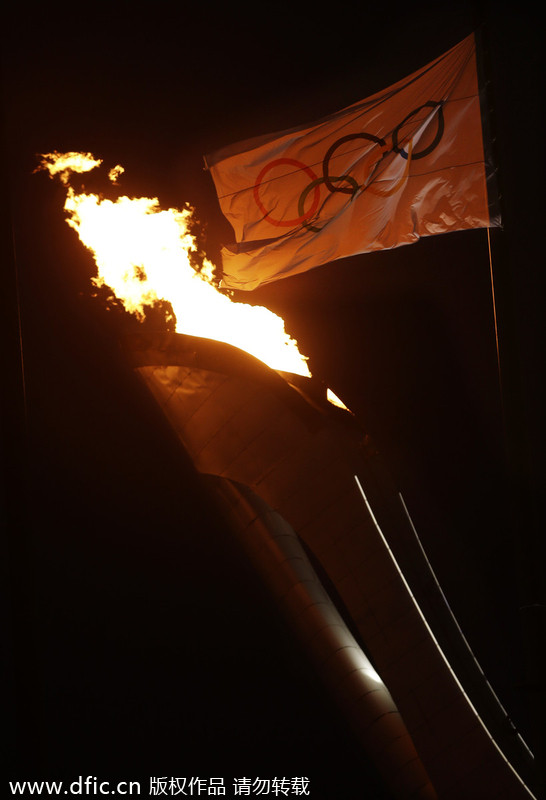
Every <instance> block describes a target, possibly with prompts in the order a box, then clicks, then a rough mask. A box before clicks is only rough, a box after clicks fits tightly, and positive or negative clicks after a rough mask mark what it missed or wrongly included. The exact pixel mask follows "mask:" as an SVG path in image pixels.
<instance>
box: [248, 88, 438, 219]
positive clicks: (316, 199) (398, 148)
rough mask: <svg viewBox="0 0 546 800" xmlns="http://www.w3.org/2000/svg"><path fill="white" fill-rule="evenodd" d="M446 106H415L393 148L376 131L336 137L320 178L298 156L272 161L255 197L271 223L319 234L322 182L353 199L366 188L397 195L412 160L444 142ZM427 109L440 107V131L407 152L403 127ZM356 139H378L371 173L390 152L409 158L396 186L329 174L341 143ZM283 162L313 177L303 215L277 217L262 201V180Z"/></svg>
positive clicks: (300, 207)
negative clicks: (382, 187) (380, 186)
mask: <svg viewBox="0 0 546 800" xmlns="http://www.w3.org/2000/svg"><path fill="white" fill-rule="evenodd" d="M443 105H444V104H443V101H439V102H437V101H434V100H429V101H428V102H426V103H423V104H422V105H420V106H419V107H418V108H415V109H414V110H413V111H412V112H411V113H410V114H408V115H407V116H406V117H405V118H404V119H403V120H402V122H400V123H399V124H398V125H397V126H396V127H395V128H394V130H393V132H392V134H391V137H392V144H391V148H390V149H389V147H388V144H387V142H386V141H385V139H383V138H381V137H380V136H375V135H374V134H373V133H366V132H360V133H350V134H347V135H346V136H341V137H340V138H339V139H336V141H335V142H334V143H333V144H331V145H330V147H329V148H328V150H327V151H326V153H325V155H324V158H323V159H322V175H321V176H320V177H318V176H317V175H316V174H315V173H314V171H313V170H312V169H311V167H308V166H307V165H306V164H304V163H303V162H302V161H298V160H297V159H294V158H275V159H273V160H272V161H269V162H268V163H267V164H266V165H265V166H264V167H263V168H262V170H261V171H260V174H259V175H258V177H257V178H256V182H255V184H254V200H255V202H256V205H257V206H258V208H259V209H260V211H261V212H262V214H263V218H264V220H266V221H267V222H269V223H270V224H271V225H275V226H277V227H283V228H295V227H296V226H298V225H302V226H303V227H305V228H307V230H309V231H312V232H313V233H318V232H319V231H321V230H322V227H324V226H322V227H320V228H319V227H317V226H316V225H314V224H312V223H311V219H312V218H313V217H315V219H316V217H317V216H318V215H317V214H316V212H317V209H318V213H319V214H320V211H321V210H322V208H323V207H324V204H325V202H326V201H324V203H323V204H322V206H321V207H320V209H319V203H320V186H321V185H322V184H324V186H325V187H326V189H327V190H328V192H329V193H330V194H334V193H337V192H341V193H343V194H349V195H351V198H350V199H351V200H352V199H353V198H354V197H355V196H356V194H357V192H359V191H366V190H368V191H370V192H372V193H373V194H376V195H379V196H380V197H389V196H390V195H392V194H394V193H395V192H397V191H398V190H399V189H400V187H401V186H402V184H403V183H404V182H405V181H406V180H407V178H408V175H409V168H410V163H411V161H412V160H416V159H419V158H425V156H428V155H429V154H430V153H431V152H432V151H433V150H434V149H435V148H436V147H437V146H438V144H439V143H440V141H441V139H442V137H443V135H444V129H445V122H444V113H443ZM423 108H433V109H435V110H437V112H438V113H437V115H436V118H437V129H436V133H435V135H434V138H433V140H432V142H431V143H430V144H429V145H427V146H426V147H424V148H423V149H422V150H419V151H417V152H416V151H414V150H413V148H412V142H411V141H410V143H409V146H408V150H407V152H406V150H404V148H403V146H402V145H401V144H400V139H401V138H402V136H401V130H402V128H403V126H404V125H405V124H406V123H407V122H408V121H409V120H411V119H413V117H415V115H416V114H418V113H419V112H420V111H421V110H422V109H423ZM355 139H365V140H367V141H369V142H374V143H375V144H376V145H379V147H380V148H381V150H380V155H379V158H378V159H377V161H375V163H374V164H373V166H372V167H371V168H370V170H369V174H371V173H372V172H373V170H374V169H375V168H376V167H377V164H379V162H380V161H381V160H382V159H383V158H384V157H385V156H386V155H387V154H388V153H392V152H394V153H398V155H400V156H401V157H402V158H404V159H405V160H406V167H405V169H404V174H403V175H402V177H401V178H400V179H399V180H398V181H397V182H396V184H395V185H394V186H392V187H391V188H390V189H388V190H385V191H380V190H379V189H378V188H377V187H375V186H373V185H372V181H371V180H370V181H369V182H368V183H362V184H359V183H358V182H357V181H356V179H355V178H353V177H352V176H351V175H349V174H347V175H343V176H341V177H334V176H331V175H330V174H329V170H330V162H331V160H332V158H334V157H335V156H334V154H335V152H336V150H337V149H338V148H339V147H340V146H341V145H343V144H345V143H346V142H350V141H353V140H355ZM283 164H286V165H288V166H291V167H296V168H297V169H298V170H302V171H303V172H304V173H305V174H306V175H307V177H308V178H309V179H310V182H309V183H308V184H307V186H306V187H305V188H304V189H303V191H302V192H301V194H300V196H299V198H298V215H299V216H297V217H295V218H294V219H274V218H273V217H272V216H271V215H270V213H269V211H268V209H267V208H266V207H265V206H264V204H263V202H262V200H261V198H260V194H259V190H260V186H261V185H262V183H263V181H264V178H265V176H266V175H267V173H268V172H269V171H270V170H271V169H273V167H277V166H279V165H283ZM334 183H344V184H347V185H344V186H343V185H342V186H334ZM311 192H313V193H314V194H313V202H312V203H311V206H310V208H309V209H308V210H307V211H305V208H304V207H305V202H306V200H307V198H308V196H309V194H310V193H311Z"/></svg>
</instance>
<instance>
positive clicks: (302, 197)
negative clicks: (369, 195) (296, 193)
mask: <svg viewBox="0 0 546 800" xmlns="http://www.w3.org/2000/svg"><path fill="white" fill-rule="evenodd" d="M329 180H331V181H348V182H349V183H352V184H353V191H352V192H351V194H352V195H353V196H354V195H355V194H356V193H357V192H358V190H359V188H360V187H359V185H358V183H357V182H356V181H355V179H354V178H351V176H350V175H344V176H343V177H342V178H334V177H330V179H329ZM321 183H326V178H325V177H324V175H323V176H322V177H320V178H317V179H316V181H312V182H311V183H310V184H309V185H308V186H306V187H305V189H304V190H303V192H302V193H301V194H300V197H299V200H298V211H299V213H300V214H303V206H304V203H305V200H306V199H307V195H308V194H309V192H310V191H311V189H315V188H316V187H317V186H318V185H319V184H321ZM325 202H326V201H325ZM323 205H324V203H323ZM303 224H304V225H305V227H306V228H307V230H309V231H313V233H318V232H319V231H320V230H322V228H317V227H315V225H311V223H309V222H307V220H305V221H304V222H303ZM323 227H324V226H323Z"/></svg>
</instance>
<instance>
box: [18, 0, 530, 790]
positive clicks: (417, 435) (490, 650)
mask: <svg viewBox="0 0 546 800" xmlns="http://www.w3.org/2000/svg"><path fill="white" fill-rule="evenodd" d="M514 8H517V11H516V10H513V9H512V8H509V6H508V5H507V4H502V3H501V4H492V3H491V4H489V3H483V4H479V5H476V6H475V5H474V4H472V3H457V4H453V7H450V8H449V9H445V10H443V11H442V12H441V14H440V12H439V11H438V9H437V8H434V6H432V5H427V4H417V8H411V12H408V13H407V14H403V13H402V6H400V8H399V9H398V10H397V9H396V8H391V7H385V8H381V9H379V8H378V7H377V6H376V4H367V3H362V4H360V5H359V6H358V7H357V8H355V7H353V6H352V5H349V4H336V5H335V6H334V7H333V8H330V9H328V8H327V9H326V10H324V9H323V10H322V11H318V10H316V9H312V8H311V6H309V4H305V6H304V5H303V4H295V5H294V4H292V5H290V6H287V7H286V8H279V7H275V8H274V7H273V6H271V7H259V8H258V6H256V7H254V8H253V9H252V10H249V9H248V8H247V7H244V6H240V5H239V6H237V7H236V10H233V9H231V8H225V9H223V10H220V11H218V10H215V11H214V12H213V11H212V10H211V9H210V8H209V7H206V8H203V9H202V10H201V11H200V10H198V9H193V10H192V11H191V12H189V13H188V12H187V10H186V9H185V8H184V7H183V6H182V4H180V3H177V4H175V3H172V2H168V3H157V4H155V5H154V6H146V7H142V10H136V8H135V7H134V6H133V5H132V4H128V3H121V2H118V3H115V4H112V6H111V8H108V10H107V11H106V10H105V9H104V8H103V7H102V6H101V5H100V4H99V5H98V6H93V7H89V9H88V10H86V9H80V10H74V9H73V8H72V9H68V8H67V9H66V10H65V11H64V12H63V10H62V7H57V6H56V7H55V11H51V12H46V11H44V10H43V9H40V10H38V7H37V6H36V7H35V6H32V5H27V6H25V7H21V9H20V10H19V11H17V12H15V11H11V12H10V13H9V14H8V15H6V20H5V26H4V32H3V39H4V43H3V54H4V58H3V62H4V64H3V80H4V101H3V106H4V128H5V145H4V153H5V159H4V167H5V170H4V172H5V176H4V177H5V183H6V189H7V191H6V192H5V196H4V198H3V201H4V202H5V203H6V204H7V207H6V209H5V213H4V215H3V219H4V223H5V224H4V230H3V234H4V240H3V245H4V251H5V253H6V256H7V260H6V263H7V267H8V269H7V272H6V286H7V291H6V292H5V297H6V300H7V302H6V312H5V314H4V320H5V335H4V341H5V344H6V346H5V354H6V365H7V366H6V369H5V370H4V374H6V375H7V376H8V380H7V381H6V382H5V385H6V387H7V390H8V391H6V392H5V393H4V397H5V410H4V415H3V419H4V420H5V425H4V440H5V443H6V447H5V450H4V452H5V459H4V460H5V466H6V470H5V487H6V491H5V492H4V497H3V502H4V506H5V514H4V519H5V520H7V522H8V525H7V526H6V527H7V530H8V537H7V542H6V548H7V552H8V553H9V555H10V558H9V559H8V567H7V570H6V576H5V577H6V578H7V583H6V585H7V586H9V587H10V590H9V591H8V593H7V594H8V597H7V600H6V604H5V606H4V609H8V610H7V613H5V614H4V615H3V621H4V622H5V630H6V633H5V638H6V639H7V641H8V644H10V649H11V652H12V653H13V657H11V658H8V660H7V672H6V686H7V691H6V695H7V696H8V698H11V700H10V703H11V705H10V710H11V715H8V719H9V720H13V726H14V730H15V731H16V735H15V736H13V737H12V740H13V742H14V748H13V759H14V765H15V766H14V769H15V768H17V774H18V775H20V776H22V777H27V775H29V774H31V773H33V774H36V775H37V776H38V777H39V776H40V775H42V776H44V775H45V774H46V773H47V774H48V775H50V776H51V777H55V776H56V775H58V774H61V773H65V774H68V775H75V776H77V775H79V774H99V775H100V774H103V775H104V777H106V778H108V777H110V776H112V775H120V776H121V777H129V778H130V777H132V775H134V774H143V775H156V774H165V775H197V774H207V775H213V774H214V772H215V770H218V771H220V770H224V774H225V775H226V776H231V777H233V776H235V775H237V774H252V775H258V774H260V773H264V772H269V773H271V774H273V773H274V774H286V775H296V774H301V775H303V774H309V776H310V777H311V779H312V780H313V779H314V780H315V787H316V788H315V794H312V797H314V798H315V800H316V798H319V797H322V796H324V797H327V798H330V797H350V796H352V793H353V791H355V790H356V789H357V788H359V787H360V786H361V782H362V781H363V780H364V784H363V785H365V786H367V787H368V788H367V792H368V794H364V795H363V796H365V797H366V798H368V797H370V798H372V797H376V796H377V797H383V796H386V795H384V794H383V793H382V790H381V788H380V787H379V786H378V787H377V788H373V787H374V785H375V784H374V777H373V771H369V772H366V771H365V769H364V767H363V766H362V765H361V763H360V762H359V760H358V759H359V758H360V757H359V756H357V755H356V750H355V745H354V743H353V742H352V740H351V738H350V736H349V734H347V733H346V732H345V731H344V730H343V728H342V726H341V723H340V721H339V720H338V719H337V717H336V712H335V710H334V709H331V708H330V707H329V705H328V702H327V701H326V700H325V699H324V697H323V692H322V691H321V688H320V686H319V685H318V683H317V682H316V681H315V679H314V678H313V677H312V675H311V674H310V673H309V670H308V669H307V666H306V663H305V659H304V656H303V655H302V654H300V653H299V651H298V650H297V647H296V646H295V644H294V643H293V642H292V641H291V639H290V636H289V634H288V632H287V631H286V629H285V627H284V623H283V622H282V621H281V620H279V619H278V618H277V617H276V614H275V611H274V609H273V607H272V605H271V603H270V601H269V600H268V598H267V597H266V596H265V593H264V592H263V590H262V588H261V587H260V586H259V585H258V582H257V579H256V578H255V577H254V576H253V574H252V571H251V570H250V568H249V567H248V565H246V563H245V562H244V561H242V560H241V558H240V557H239V555H238V554H237V553H236V552H235V550H234V548H233V546H232V545H230V543H229V541H228V540H227V539H226V536H225V531H224V530H223V528H222V523H221V522H220V520H219V519H218V518H217V517H216V515H215V513H214V511H213V510H211V509H210V504H209V502H208V498H207V497H205V496H204V494H203V493H202V490H201V489H200V486H199V484H198V482H197V479H196V476H195V475H194V473H193V471H192V468H191V466H190V465H189V464H188V461H187V458H186V455H185V453H184V452H182V451H181V449H180V447H179V445H178V444H177V442H176V441H175V440H174V439H173V436H172V434H171V432H170V430H169V428H168V426H167V424H166V423H165V422H164V421H163V419H162V417H161V415H160V412H159V411H158V409H156V408H155V406H154V404H153V402H152V400H151V399H150V398H149V397H148V396H147V394H146V393H145V392H144V390H143V388H142V387H141V386H140V384H139V383H138V382H137V381H136V379H135V378H134V377H133V376H132V374H131V373H130V371H129V369H128V367H127V365H126V364H125V363H124V361H123V358H122V356H121V355H120V353H119V351H118V348H117V342H118V337H119V335H120V334H121V333H123V332H124V331H126V330H129V329H132V328H133V327H134V326H135V325H136V324H137V323H136V322H135V321H134V320H132V319H130V318H128V316H127V315H126V314H124V313H123V312H121V311H120V310H119V309H110V310H108V309H107V308H106V305H105V303H104V302H103V300H102V299H101V298H98V299H97V298H95V297H93V296H92V294H93V292H92V288H91V285H90V276H91V275H92V274H93V263H92V259H91V256H90V255H89V254H88V253H87V252H86V251H85V250H84V249H83V247H82V246H81V245H80V243H79V242H78V240H77V238H76V235H75V234H74V233H73V231H71V230H70V229H69V228H68V226H67V225H66V223H65V222H64V219H63V213H62V204H63V202H64V190H63V189H62V187H61V186H60V184H58V183H57V182H53V181H50V180H49V179H48V177H47V176H46V175H45V174H33V170H34V169H35V167H36V165H37V159H36V154H37V153H45V152H49V151H52V150H58V151H66V150H84V151H90V152H92V153H93V154H94V155H95V156H96V157H99V158H103V159H104V161H105V163H106V164H107V165H108V166H114V164H117V163H120V164H122V165H123V166H124V168H125V174H124V176H123V180H122V182H121V184H120V188H121V190H122V191H123V192H124V193H127V194H129V195H140V196H157V197H158V198H159V200H160V203H161V205H162V206H163V207H167V206H178V207H181V206H182V205H183V204H184V203H185V202H189V203H190V204H192V205H193V206H194V207H195V208H196V213H197V216H198V218H199V220H200V222H201V223H202V226H203V232H202V244H203V247H204V249H205V250H206V252H207V253H208V254H209V256H210V257H211V258H212V259H213V260H214V258H215V257H216V256H217V254H218V251H219V247H220V244H221V242H222V241H227V240H228V239H229V237H230V231H229V226H228V225H227V223H226V222H225V221H224V220H223V218H222V216H221V213H220V211H219V208H218V204H217V201H216V197H215V194H214V187H213V184H212V180H211V178H210V176H209V175H208V174H207V173H206V172H205V171H204V170H203V162H202V155H203V154H204V153H206V152H210V151H211V150H214V149H215V148H218V147H221V146H224V145H227V144H229V143H231V142H234V141H237V140H240V139H245V138H248V137H250V136H253V135H257V134H260V133H266V132H270V131H273V130H281V129H283V128H286V127H290V126H292V125H295V124H298V123H300V122H304V121H308V120H313V119H316V118H318V117H320V116H324V115H325V114H327V113H330V112H332V111H335V110H337V109H339V108H341V107H343V106H345V105H348V104H350V103H352V102H355V101H356V100H359V99H361V98H363V97H365V96H367V95H369V94H371V93H372V92H375V91H377V90H379V89H381V88H384V87H386V86H387V85H389V84H390V83H392V82H394V81H396V80H398V79H399V78H401V77H403V76H404V75H405V74H409V73H410V72H411V71H413V70H415V69H417V68H418V67H420V66H422V65H423V64H425V63H427V61H429V60H431V59H432V58H434V57H436V56H437V55H439V54H440V53H442V52H444V51H445V50H446V49H448V48H449V47H451V46H453V45H454V44H456V43H457V42H458V41H460V40H461V39H462V38H464V37H465V36H466V35H468V34H469V33H470V32H471V31H472V30H473V29H475V28H476V27H477V24H478V22H479V21H482V22H483V23H485V27H484V33H485V36H486V42H487V45H488V46H487V53H486V56H487V58H486V61H485V67H486V69H487V74H488V76H489V79H490V85H489V98H490V104H491V107H492V110H493V117H492V125H493V130H494V133H495V149H496V157H497V162H498V165H499V178H500V185H501V190H502V203H503V206H502V210H503V216H504V229H503V230H502V231H498V230H495V231H493V232H492V254H493V265H494V270H495V280H496V289H497V311H498V315H499V333H500V347H501V372H502V382H503V384H502V389H503V391H502V401H503V402H502V405H501V401H500V396H501V395H500V392H499V382H498V375H497V356H496V349H495V336H494V327H493V316H492V303H491V284H490V276H489V259H488V250H487V236H486V232H485V231H483V230H482V231H471V232H464V233H461V234H450V235H449V236H444V237H436V238H434V239H429V240H425V241H422V242H420V243H419V244H417V245H414V246H411V247H406V248H401V249H399V250H395V251H390V252H385V253H376V254H373V255H367V256H358V257H353V258H350V259H345V260H343V261H339V262H336V263H333V264H330V265H327V266H324V267H321V268H319V269H316V270H314V271H312V272H310V273H307V274H305V275H302V276H298V277H295V278H290V279H287V280H285V281H280V282H278V283H275V284H271V285H269V286H268V287H266V288H264V289H261V290H258V291H256V292H254V293H252V295H246V294H242V293H241V295H240V296H238V297H237V299H241V300H244V301H247V302H255V303H259V304H262V305H266V306H268V307H270V308H271V309H272V310H274V311H275V312H277V313H280V314H281V315H282V316H283V317H284V318H285V320H286V325H287V330H288V331H289V333H290V334H291V335H293V336H294V337H295V338H296V339H297V340H298V342H299V345H300V349H301V350H302V351H303V352H304V353H306V354H307V355H309V357H310V365H311V369H312V371H313V373H314V374H316V375H317V376H318V377H320V378H321V379H322V380H324V382H325V383H327V384H328V385H329V386H331V387H332V388H333V389H334V390H335V391H336V392H337V393H338V394H339V395H340V396H341V397H342V398H343V399H344V400H345V402H346V403H347V404H348V405H349V406H350V407H351V408H352V409H353V410H354V411H355V413H356V414H357V415H358V416H359V418H360V419H361V421H362V422H363V424H364V426H365V427H366V429H367V430H368V431H369V432H370V434H371V436H372V437H373V438H374V439H375V441H376V443H377V445H378V447H379V448H380V449H381V450H382V451H383V453H384V455H385V458H386V459H387V461H388V463H389V465H390V468H391V471H392V473H393V475H394V477H395V480H396V482H397V483H398V485H399V488H400V490H401V491H402V493H403V494H404V497H405V499H406V502H407V504H408V506H409V508H410V511H411V512H412V515H413V518H414V521H415V522H416V525H417V529H418V531H419V532H420V535H421V537H422V541H423V543H424V544H425V546H426V548H427V552H428V553H429V556H430V558H431V560H432V563H433V565H434V567H435V568H436V570H437V572H438V575H439V577H440V579H441V582H442V583H443V585H444V587H445V590H446V593H447V595H448V598H449V599H450V600H451V602H452V605H453V608H454V610H455V611H456V613H457V615H458V617H459V619H460V621H461V623H462V626H463V629H464V630H465V632H466V633H467V635H468V637H469V639H470V641H471V644H472V645H473V647H474V648H475V651H476V653H477V655H478V657H479V659H480V661H481V662H482V664H483V666H484V668H485V671H486V673H487V674H488V675H489V676H490V679H491V682H492V683H493V685H494V687H495V688H496V689H497V691H498V693H499V694H500V695H501V697H502V699H503V700H504V702H505V704H506V705H507V707H508V709H509V711H510V712H511V713H512V714H513V717H514V719H515V721H516V724H519V725H520V727H521V728H522V730H523V731H524V732H525V733H528V735H529V736H530V737H532V736H533V731H534V728H533V713H532V709H533V708H535V707H536V706H537V703H538V701H539V698H538V696H537V695H536V694H533V692H532V691H531V689H530V688H529V683H530V682H532V680H533V675H532V673H531V675H530V674H529V673H528V672H527V671H526V667H525V659H524V657H523V655H522V654H523V652H524V642H525V641H526V639H525V636H524V634H525V633H526V632H528V631H529V630H530V632H531V636H530V638H531V641H536V639H537V634H536V626H535V621H534V617H533V616H532V614H531V613H530V612H524V613H523V614H521V613H520V612H518V607H519V606H520V605H525V606H527V605H534V604H537V603H539V602H541V599H542V598H541V596H540V592H539V584H540V577H539V574H538V570H537V569H535V567H536V565H537V563H539V562H540V558H541V556H542V552H541V550H540V548H539V541H538V533H539V530H540V524H539V523H540V520H539V498H540V491H539V489H540V485H541V484H540V476H541V467H542V463H543V437H542V433H543V420H542V409H543V408H544V402H543V394H542V383H541V372H542V370H541V365H542V364H543V363H544V357H543V343H542V340H541V338H540V336H539V331H540V323H541V318H542V290H543V273H542V270H541V269H540V268H539V265H540V261H541V259H540V256H541V250H540V233H541V229H540V223H539V219H538V215H539V208H540V205H541V202H542V188H541V187H542V184H541V180H540V176H541V175H543V148H542V147H541V146H540V147H536V146H534V144H533V143H536V142H539V143H540V142H541V141H542V127H541V119H540V114H541V108H540V105H539V102H538V100H537V95H536V92H537V87H538V86H541V85H542V84H541V82H540V77H541V76H540V74H539V67H541V64H539V52H540V48H539V42H538V32H537V31H536V29H535V26H534V25H533V21H532V17H531V15H530V12H528V11H527V10H526V9H525V7H524V5H522V4H517V6H515V7H514ZM258 11H260V13H258ZM262 14H264V15H265V16H264V17H262ZM92 180H93V179H90V180H89V184H90V185H91V181H92ZM91 188H95V187H94V186H91ZM101 188H104V189H105V190H106V189H107V187H106V186H103V187H101ZM12 237H13V241H14V245H15V265H16V267H15V268H14V267H13V266H12V264H10V261H12V260H13V259H10V257H9V256H10V252H9V251H10V242H11V241H12ZM16 279H17V287H16ZM18 313H19V314H20V322H21V331H22V344H23V357H24V375H25V386H24V393H23V390H22V386H21V383H20V381H19V379H18V368H17V363H18V354H19V334H18V324H17V314H18ZM149 324H150V325H152V324H153V322H150V323H149ZM503 412H504V413H503ZM257 598H259V601H258V602H257ZM533 664H536V659H534V658H531V667H532V665H533ZM13 698H15V700H13ZM317 720H318V723H317ZM101 770H102V773H101ZM363 771H364V775H365V777H364V778H363V777H362V776H363ZM336 781H341V783H342V786H341V788H340V789H339V793H338V790H335V789H334V788H333V787H335V786H336ZM343 782H345V783H343ZM319 786H320V791H319V788H318V787H319ZM338 788H339V787H338ZM320 792H322V793H323V794H320Z"/></svg>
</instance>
